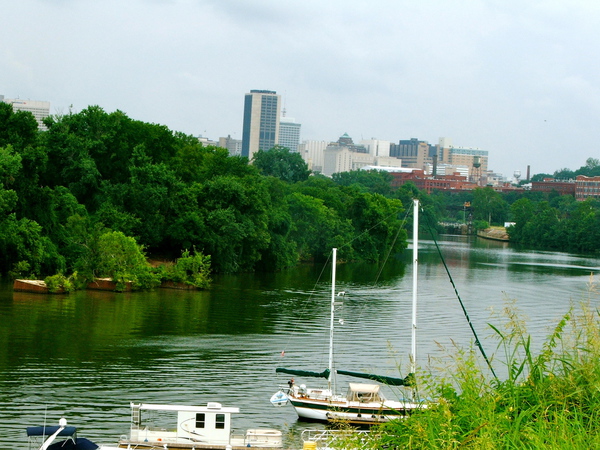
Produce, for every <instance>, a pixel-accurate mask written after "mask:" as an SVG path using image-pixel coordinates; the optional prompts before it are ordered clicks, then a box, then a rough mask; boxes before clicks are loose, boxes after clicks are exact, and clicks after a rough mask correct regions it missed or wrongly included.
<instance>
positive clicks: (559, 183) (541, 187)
mask: <svg viewBox="0 0 600 450" xmlns="http://www.w3.org/2000/svg"><path fill="white" fill-rule="evenodd" d="M576 188H577V184H576V183H575V180H555V179H554V178H544V180H543V181H532V182H531V190H532V191H538V192H552V191H555V192H557V193H559V194H560V195H572V196H575V191H576Z"/></svg>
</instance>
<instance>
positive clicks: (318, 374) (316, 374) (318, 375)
mask: <svg viewBox="0 0 600 450" xmlns="http://www.w3.org/2000/svg"><path fill="white" fill-rule="evenodd" d="M275 372H276V373H287V374H289V375H297V376H299V377H315V378H326V379H328V378H329V374H330V373H331V372H329V369H325V370H324V371H323V372H310V371H308V370H294V369H285V368H283V367H278V368H277V369H275Z"/></svg>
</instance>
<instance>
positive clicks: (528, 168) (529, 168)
mask: <svg viewBox="0 0 600 450" xmlns="http://www.w3.org/2000/svg"><path fill="white" fill-rule="evenodd" d="M530 170H531V166H530V165H529V164H527V181H529V172H530Z"/></svg>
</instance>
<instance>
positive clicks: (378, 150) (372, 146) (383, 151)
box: [360, 138, 391, 156]
mask: <svg viewBox="0 0 600 450" xmlns="http://www.w3.org/2000/svg"><path fill="white" fill-rule="evenodd" d="M390 144H391V143H390V141H380V140H379V139H374V138H373V139H363V140H362V141H360V145H362V146H364V147H365V148H366V149H367V152H368V153H369V154H370V155H373V156H390Z"/></svg>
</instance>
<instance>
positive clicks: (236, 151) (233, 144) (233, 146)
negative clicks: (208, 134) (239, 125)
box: [219, 135, 242, 156]
mask: <svg viewBox="0 0 600 450" xmlns="http://www.w3.org/2000/svg"><path fill="white" fill-rule="evenodd" d="M219 147H221V148H226V149H227V151H228V152H229V155H230V156H240V155H241V154H242V141H240V140H239V139H233V138H232V137H231V135H227V137H220V138H219Z"/></svg>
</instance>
